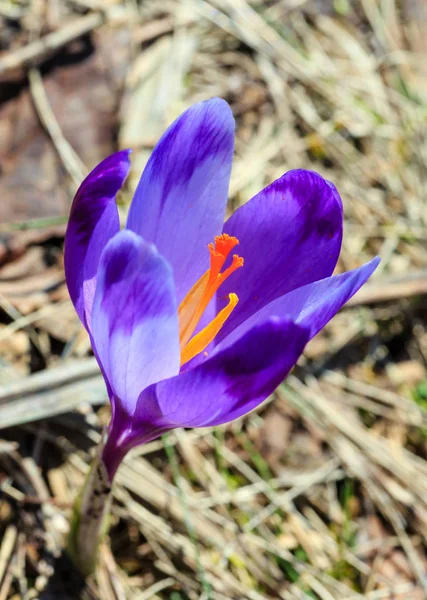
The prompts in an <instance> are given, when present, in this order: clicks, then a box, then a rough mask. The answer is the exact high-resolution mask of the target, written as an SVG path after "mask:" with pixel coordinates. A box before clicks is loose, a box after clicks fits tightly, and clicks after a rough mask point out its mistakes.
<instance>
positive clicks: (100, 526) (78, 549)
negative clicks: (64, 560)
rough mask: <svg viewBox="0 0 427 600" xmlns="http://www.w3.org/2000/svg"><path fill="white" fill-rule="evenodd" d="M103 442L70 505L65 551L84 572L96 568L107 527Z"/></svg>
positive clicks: (108, 490) (107, 492) (107, 491)
mask: <svg viewBox="0 0 427 600" xmlns="http://www.w3.org/2000/svg"><path fill="white" fill-rule="evenodd" d="M102 450H103V444H101V445H100V446H99V448H98V450H97V454H96V456H95V459H94V461H93V463H92V465H91V468H90V471H89V473H88V475H87V477H86V481H85V483H84V485H83V488H82V490H81V492H80V493H79V494H78V496H77V498H76V500H75V502H74V507H73V514H72V517H71V527H70V533H69V538H68V553H69V555H70V557H71V558H72V560H73V562H74V564H75V565H76V566H77V567H78V569H79V570H80V571H81V573H82V574H83V575H90V574H91V573H93V571H94V570H95V567H96V563H97V558H98V550H99V546H100V544H101V542H102V540H103V538H104V536H105V534H106V532H107V529H108V512H109V508H110V504H111V483H110V479H109V476H108V473H107V470H106V468H105V464H104V462H103V460H102Z"/></svg>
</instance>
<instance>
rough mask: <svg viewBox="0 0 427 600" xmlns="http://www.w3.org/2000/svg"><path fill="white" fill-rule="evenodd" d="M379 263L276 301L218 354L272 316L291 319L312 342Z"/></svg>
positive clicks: (230, 337) (228, 340) (233, 335)
mask: <svg viewBox="0 0 427 600" xmlns="http://www.w3.org/2000/svg"><path fill="white" fill-rule="evenodd" d="M379 262H380V259H379V258H374V259H373V260H371V261H370V262H369V263H366V264H365V265H363V266H362V267H359V268H358V269H354V270H353V271H348V272H347V273H342V274H341V275H335V276H334V277H327V278H326V279H322V280H321V281H315V282H314V283H309V284H308V285H305V286H303V287H300V288H298V289H297V290H293V291H292V292H289V294H286V295H285V296H282V297H281V298H277V299H276V300H274V301H273V302H270V304H268V305H267V306H264V307H263V308H261V310H259V311H258V312H257V313H255V314H254V315H252V316H251V317H250V318H249V319H247V321H245V322H244V323H242V324H241V325H240V326H239V327H237V328H236V329H235V330H233V332H232V333H231V334H230V335H228V336H227V337H226V338H225V339H224V340H223V341H222V342H221V343H220V344H218V346H217V347H216V348H215V351H220V350H221V349H222V348H223V347H226V346H229V345H230V344H233V343H234V341H235V340H236V339H239V338H240V337H241V336H242V335H244V334H245V333H246V332H247V331H250V330H251V329H252V328H253V327H255V326H256V324H257V323H262V322H263V321H265V319H268V318H271V317H273V316H276V317H280V318H287V319H291V320H292V321H294V322H295V323H297V324H298V325H300V326H302V327H304V328H306V329H307V330H308V331H309V339H311V338H313V337H314V336H315V335H316V334H317V333H318V332H319V331H320V330H321V329H322V328H323V327H324V326H325V325H326V323H327V322H328V321H330V320H331V319H332V317H333V316H334V315H335V314H336V313H337V312H338V311H339V310H340V308H341V307H342V306H343V305H344V304H345V303H346V302H347V301H348V300H349V299H350V298H351V297H352V296H353V295H354V294H355V293H356V292H357V291H358V290H359V289H360V288H361V287H362V285H363V284H364V283H365V282H366V281H367V280H368V279H369V277H370V276H371V275H372V273H373V272H374V271H375V269H376V268H377V266H378V264H379Z"/></svg>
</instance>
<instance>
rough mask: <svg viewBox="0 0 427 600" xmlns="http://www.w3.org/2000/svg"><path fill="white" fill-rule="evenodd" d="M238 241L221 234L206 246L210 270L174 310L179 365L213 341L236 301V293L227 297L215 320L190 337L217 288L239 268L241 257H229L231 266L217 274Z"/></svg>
mask: <svg viewBox="0 0 427 600" xmlns="http://www.w3.org/2000/svg"><path fill="white" fill-rule="evenodd" d="M238 243H239V240H238V239H237V238H235V237H233V236H231V235H228V234H226V233H223V234H221V235H218V236H216V238H215V244H209V245H208V248H209V252H210V262H211V266H210V268H209V269H208V270H207V271H206V272H205V273H204V274H203V275H202V276H201V277H200V279H199V280H198V281H197V282H196V283H195V284H194V285H193V287H192V288H191V290H190V291H189V292H188V294H187V295H186V296H185V298H184V300H183V301H182V302H181V304H180V305H179V308H178V320H179V340H180V346H181V365H183V364H185V363H186V362H188V361H189V360H191V359H192V358H193V357H194V356H196V355H197V354H199V353H200V352H202V351H203V350H204V349H205V348H206V347H207V346H208V345H209V344H210V343H211V342H212V340H213V339H214V337H215V336H216V335H217V333H218V332H219V330H220V329H221V327H222V326H223V325H224V323H225V321H226V320H227V319H228V317H229V316H230V314H231V313H232V311H233V310H234V308H235V306H236V305H237V303H238V301H239V299H238V297H237V296H236V294H229V296H228V298H229V303H228V305H227V306H226V307H225V308H223V309H222V310H221V311H220V312H219V313H218V314H217V315H216V317H215V318H214V319H213V320H212V321H211V322H210V323H209V324H208V325H207V326H206V327H204V328H203V329H202V330H201V331H200V332H199V333H198V334H197V335H195V336H194V337H193V338H192V335H193V333H194V331H195V330H196V327H197V325H198V323H199V321H200V319H201V318H202V315H203V313H204V312H205V310H206V308H207V307H208V304H209V302H210V301H211V300H212V298H213V297H214V295H215V294H216V292H217V291H218V289H219V288H220V286H221V285H222V284H223V283H224V281H225V280H226V279H227V278H228V277H230V275H231V274H232V273H234V271H236V269H239V268H240V267H242V266H243V258H242V257H241V256H237V254H234V255H233V260H232V262H231V265H230V266H229V267H227V269H225V270H224V271H222V272H221V269H222V268H223V266H224V264H225V261H226V260H227V258H228V256H229V254H230V252H231V250H232V249H233V248H234V246H237V244H238Z"/></svg>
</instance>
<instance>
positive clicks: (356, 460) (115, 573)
mask: <svg viewBox="0 0 427 600" xmlns="http://www.w3.org/2000/svg"><path fill="white" fill-rule="evenodd" d="M426 27H427V3H425V1H424V0H354V1H353V0H268V1H261V0H205V1H204V0H183V1H182V2H178V1H174V0H162V1H160V0H157V1H156V0H128V1H125V2H120V1H119V0H0V156H1V161H0V427H1V431H0V600H7V599H13V600H19V599H22V600H30V599H35V598H42V599H44V600H51V599H52V600H53V599H59V598H60V599H65V600H67V599H71V598H84V599H101V600H110V599H111V600H114V599H116V600H124V599H131V600H148V599H170V600H187V599H188V600H193V599H197V598H203V599H205V600H208V599H212V600H228V599H250V600H262V599H265V598H267V599H276V598H283V599H284V600H294V599H295V600H299V599H301V600H309V599H310V600H312V599H315V600H360V599H362V598H366V599H372V600H377V599H378V600H380V599H383V600H384V599H393V600H422V599H423V598H427V576H426V565H427V560H426V539H427V452H426V451H427V413H426V409H427V334H426V319H427V310H426V295H427V244H426V242H427V186H426V183H427V140H426V132H427V61H426V50H427V36H426ZM212 96H221V97H222V98H225V99H226V100H227V101H228V102H229V103H230V104H231V107H232V110H233V113H234V116H235V118H236V123H237V131H236V155H235V162H234V167H233V173H232V180H231V187H230V210H232V209H233V208H235V207H237V206H238V205H240V204H242V203H244V202H246V201H247V200H248V199H249V198H250V197H251V196H252V195H253V194H255V193H256V192H257V191H259V190H260V189H261V188H262V187H264V186H265V185H266V184H268V183H270V182H271V181H272V180H274V179H275V178H277V177H278V176H280V175H281V174H282V173H283V172H284V171H287V170H289V169H293V168H309V169H314V170H316V171H318V172H320V173H321V174H322V175H323V176H325V177H326V178H328V179H329V180H331V181H333V182H334V183H335V185H336V186H337V187H338V189H339V191H340V193H341V195H342V198H343V202H344V209H345V235H344V242H343V248H342V253H341V257H340V261H339V264H338V268H337V272H339V271H343V270H348V269H352V268H355V267H357V266H359V265H361V264H362V263H364V262H366V261H367V260H368V259H370V258H372V257H373V256H375V255H380V256H381V258H382V262H381V264H380V266H379V268H378V269H377V271H376V273H375V275H374V277H373V278H372V280H371V281H370V282H369V283H368V284H367V285H366V286H365V287H364V288H363V289H362V290H361V291H360V292H359V294H358V295H356V297H355V298H354V299H353V300H352V301H351V302H350V303H349V305H348V306H347V307H346V308H345V309H343V310H342V311H341V313H340V314H339V315H337V316H336V317H335V319H334V320H333V321H332V322H331V323H330V325H329V326H328V327H327V328H326V329H325V331H324V332H322V333H321V334H320V335H318V336H317V338H315V339H314V340H313V341H312V342H311V343H310V344H309V346H308V347H307V348H306V351H305V353H304V356H303V358H302V359H301V360H300V362H299V365H298V366H297V368H296V369H295V370H294V372H293V374H292V375H291V376H290V377H289V378H288V379H287V381H286V382H285V383H284V384H283V385H282V386H281V387H280V388H279V389H278V390H277V393H276V394H275V395H274V397H273V398H271V399H270V400H269V401H267V402H266V403H265V404H264V405H263V406H262V407H260V408H259V409H258V410H257V411H256V412H254V413H252V414H251V415H249V416H247V417H246V418H244V419H242V420H240V421H238V422H235V423H233V424H230V425H227V426H224V427H220V428H217V429H215V430H214V431H213V430H209V429H203V430H196V431H189V432H184V431H176V432H175V433H173V434H170V435H169V436H168V437H167V438H165V439H162V440H158V441H155V442H152V443H150V444H148V445H146V446H144V447H142V448H140V449H138V450H137V451H136V452H133V453H132V455H131V456H129V458H128V460H126V462H125V464H123V465H122V467H121V469H120V471H119V474H118V476H117V484H116V487H115V500H114V505H113V509H112V517H111V531H110V545H109V546H108V545H106V546H105V547H104V548H103V550H102V553H101V560H100V565H99V568H98V571H97V573H96V576H94V577H93V578H91V579H90V580H88V581H87V582H84V581H82V580H80V579H79V577H78V575H77V574H76V573H75V572H74V570H73V568H72V566H71V565H69V564H68V562H67V559H66V557H65V556H64V554H63V552H62V549H63V537H64V534H65V533H66V530H67V527H68V525H67V518H68V516H69V512H70V506H71V502H72V500H73V498H74V496H75V493H76V491H77V490H78V488H79V486H80V485H81V483H82V481H83V478H84V475H85V473H86V472H87V469H88V465H89V462H90V455H91V449H93V446H94V445H95V444H96V443H97V442H98V441H99V439H100V433H101V431H102V427H103V426H104V425H106V424H107V423H108V419H109V408H108V406H106V405H105V402H106V393H105V390H104V384H103V381H102V379H101V377H100V375H99V371H98V369H97V366H96V363H95V362H94V359H93V357H91V352H90V344H89V340H88V338H87V336H86V334H85V332H84V331H83V330H82V328H81V326H80V325H79V322H78V320H77V317H76V315H75V313H74V309H73V307H72V306H71V303H70V301H69V298H68V293H67V289H66V286H65V281H64V273H63V238H64V232H65V227H66V222H67V214H68V211H69V207H70V203H71V200H72V197H73V194H74V192H75V190H76V189H77V186H78V184H79V183H80V182H81V180H82V178H83V177H84V176H85V174H87V173H88V171H89V170H90V169H91V168H93V167H94V166H95V165H96V164H97V162H99V161H100V160H101V159H102V158H104V157H105V156H106V155H108V154H109V153H111V152H113V151H114V150H116V149H118V148H125V147H131V148H132V149H133V154H132V169H133V170H132V174H131V177H130V178H129V180H128V182H127V187H126V189H125V190H123V192H122V193H121V195H120V199H119V202H120V210H121V214H122V216H123V217H125V215H126V210H127V206H128V204H129V201H130V199H131V196H132V190H133V189H134V187H135V185H136V183H137V181H138V177H139V175H140V173H141V170H142V168H143V166H144V164H145V163H146V161H147V158H148V156H149V155H150V152H151V150H152V148H153V146H154V144H155V143H156V141H157V140H158V138H159V137H160V135H161V134H162V132H163V131H164V129H165V127H166V126H167V125H168V124H169V123H170V122H171V121H172V120H173V119H174V118H175V117H176V116H178V115H179V114H180V113H181V112H182V111H183V110H184V109H185V108H186V107H188V106H189V105H190V104H192V103H193V102H196V101H198V100H202V99H206V98H210V97H212Z"/></svg>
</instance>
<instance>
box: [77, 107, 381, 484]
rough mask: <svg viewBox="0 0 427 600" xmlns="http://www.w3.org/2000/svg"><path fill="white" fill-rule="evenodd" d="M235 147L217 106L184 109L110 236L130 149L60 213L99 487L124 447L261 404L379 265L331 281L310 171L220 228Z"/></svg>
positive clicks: (292, 176)
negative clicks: (104, 412) (86, 362)
mask: <svg viewBox="0 0 427 600" xmlns="http://www.w3.org/2000/svg"><path fill="white" fill-rule="evenodd" d="M233 145H234V120H233V117H232V114H231V110H230V108H229V106H228V104H227V103H226V102H225V101H223V100H220V99H213V100H210V101H207V102H202V103H199V104H195V105H194V106H192V107H191V108H189V109H188V110H187V111H186V112H184V113H183V114H182V115H181V116H180V117H179V118H178V119H177V120H176V121H175V122H174V123H173V124H172V125H171V126H170V127H169V129H168V130H167V131H166V132H165V134H164V135H163V137H162V138H161V139H160V141H159V143H158V144H157V146H156V147H155V149H154V151H153V153H152V155H151V158H150V160H149V161H148V164H147V166H146V168H145V170H144V172H143V174H142V177H141V180H140V182H139V185H138V187H137V190H136V192H135V195H134V198H133V201H132V204H131V207H130V212H129V216H128V219H127V223H126V228H125V229H124V230H122V231H120V226H119V217H118V213H117V208H116V202H115V198H116V194H117V192H118V191H119V190H120V188H121V187H122V185H123V182H124V180H125V178H126V175H127V173H128V170H129V151H128V150H124V151H121V152H117V153H116V154H113V155H112V156H110V157H108V158H107V159H105V160H104V161H103V162H102V163H101V164H99V165H98V166H97V167H96V168H95V169H94V170H93V171H92V172H91V173H90V175H89V176H88V177H87V178H86V179H85V181H84V182H83V183H82V185H81V186H80V189H79V190H78V192H77V194H76V197H75V199H74V202H73V205H72V208H71V214H70V221H69V225H68V229H67V234H66V239H65V272H66V278H67V284H68V289H69V292H70V296H71V299H72V301H73V303H74V306H75V308H76V311H77V313H78V315H79V317H80V319H81V321H82V323H83V325H84V326H85V327H86V329H87V331H88V332H89V335H90V339H91V343H92V347H93V351H94V353H95V356H96V358H97V360H98V362H99V366H100V368H101V371H102V374H103V376H104V378H105V383H106V386H107V389H108V394H109V397H110V400H111V404H112V419H111V424H110V429H109V435H108V440H107V443H106V446H105V449H104V454H103V459H104V463H105V466H106V468H107V472H108V474H109V477H110V479H111V480H112V478H113V476H114V474H115V472H116V470H117V467H118V465H119V464H120V462H121V460H122V458H123V456H124V455H125V454H126V453H127V452H128V450H129V449H130V448H132V447H134V446H136V445H138V444H142V443H145V442H147V441H150V440H152V439H154V438H155V437H157V436H159V435H160V434H162V433H164V432H166V431H168V430H171V429H173V428H175V427H204V426H213V425H219V424H221V423H225V422H227V421H231V420H232V419H236V418H237V417H240V416H241V415H243V414H245V413H247V412H248V411H250V410H252V409H253V408H255V407H256V406H257V405H259V404H260V403H261V402H262V401H263V400H265V399H266V398H267V397H268V396H269V395H270V394H271V393H272V392H273V391H274V389H275V388H276V387H277V386H278V385H279V384H280V382H281V381H282V380H283V379H284V378H285V377H286V375H287V374H288V373H289V371H290V369H291V368H292V367H293V366H294V365H295V363H296V361H297V359H298V357H299V356H300V354H301V353H302V351H303V349H304V346H305V345H306V343H307V342H308V341H309V340H310V339H311V338H312V337H313V336H315V335H316V334H317V333H318V332H319V331H320V329H322V327H324V325H325V324H326V323H327V322H328V321H329V320H330V319H331V318H332V317H333V316H334V315H335V313H336V312H337V311H338V310H339V309H340V308H341V306H342V305H343V304H344V303H345V302H346V301H347V300H348V299H349V298H350V297H351V296H352V295H353V294H354V293H355V292H356V291H357V290H358V289H359V288H360V287H361V286H362V285H363V284H364V283H365V281H366V280H367V279H368V277H369V276H370V275H371V273H372V272H373V271H374V270H375V268H376V266H377V264H378V260H377V259H374V260H372V261H371V262H369V263H367V264H365V265H364V266H362V267H360V268H358V269H355V270H353V271H349V272H347V273H344V274H342V275H337V276H331V275H332V272H333V271H334V268H335V266H336V263H337V260H338V255H339V252H340V247H341V240H342V226H343V213H342V203H341V199H340V197H339V194H338V192H337V190H336V188H335V187H334V185H333V184H332V183H330V182H329V181H326V180H325V179H323V178H322V177H321V176H320V175H318V174H317V173H314V172H311V171H304V170H295V171H290V172H288V173H286V174H285V175H283V176H282V177H280V178H279V179H278V180H276V181H275V182H274V183H272V184H271V185H269V186H268V187H266V188H265V189H264V190H262V191H261V192H259V193H258V194H257V195H256V196H255V197H254V198H252V200H250V201H249V202H247V203H246V204H245V205H243V206H241V207H240V208H238V209H237V210H236V211H235V212H234V214H233V215H232V216H231V217H230V218H229V219H228V220H227V221H226V222H225V223H224V218H225V210H226V203H227V191H228V184H229V178H230V171H231V163H232V157H233Z"/></svg>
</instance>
